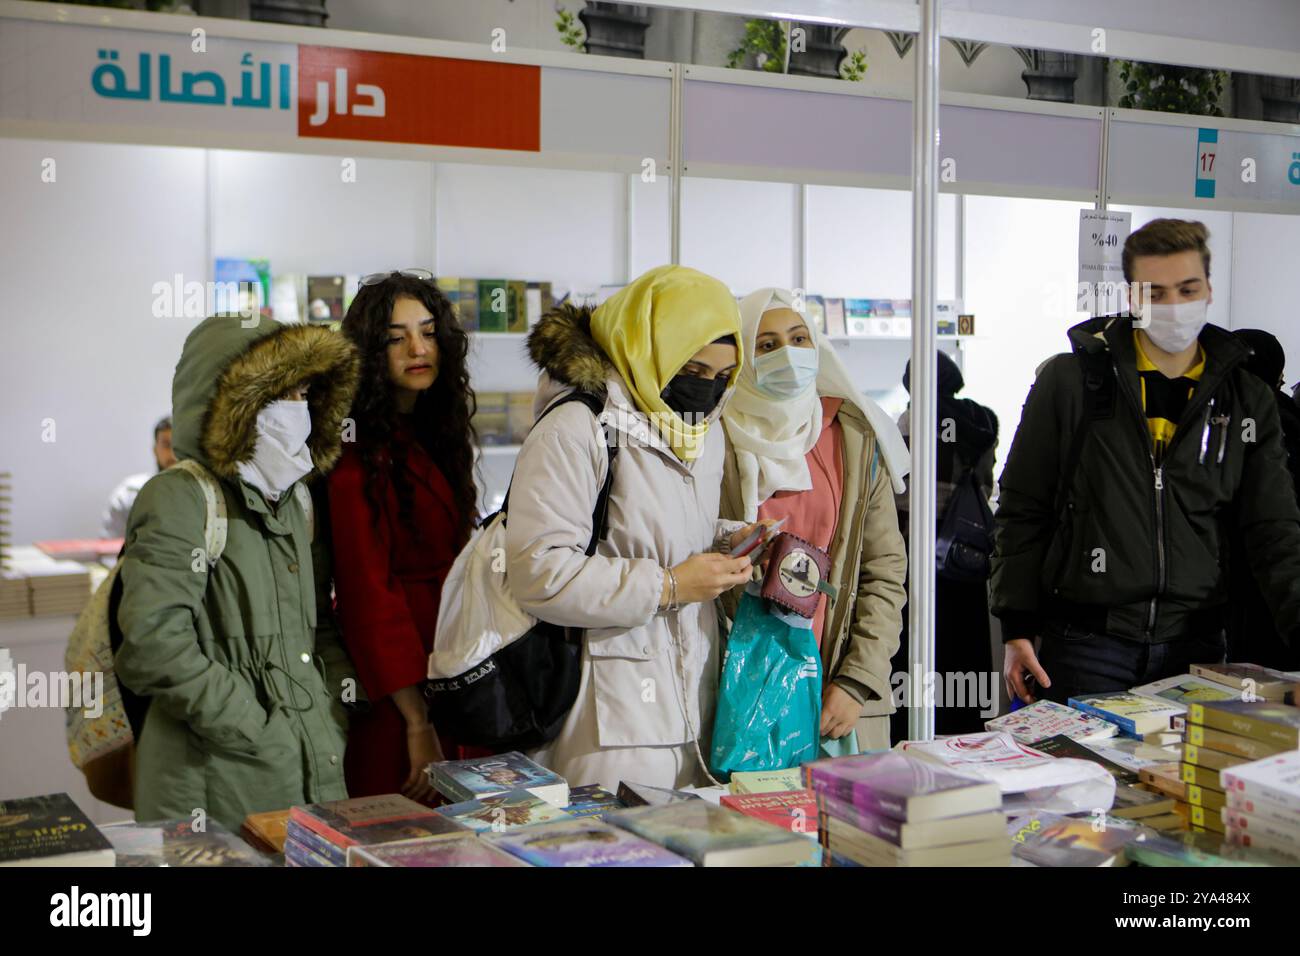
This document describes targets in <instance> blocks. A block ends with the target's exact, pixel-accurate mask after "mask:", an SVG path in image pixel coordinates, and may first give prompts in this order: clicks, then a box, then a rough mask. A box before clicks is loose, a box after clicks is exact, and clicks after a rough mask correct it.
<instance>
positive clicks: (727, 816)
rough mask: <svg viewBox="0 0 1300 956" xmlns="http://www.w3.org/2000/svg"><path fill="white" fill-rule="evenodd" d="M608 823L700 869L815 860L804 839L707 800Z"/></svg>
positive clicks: (644, 810) (629, 813)
mask: <svg viewBox="0 0 1300 956" xmlns="http://www.w3.org/2000/svg"><path fill="white" fill-rule="evenodd" d="M608 822H609V823H611V824H613V825H615V826H618V827H622V828H623V829H625V830H631V831H632V832H633V833H635V834H636V835H637V836H640V837H643V838H645V839H647V840H649V841H650V842H652V843H657V844H659V845H660V846H662V847H666V848H668V849H669V850H671V851H672V852H673V853H676V854H678V855H679V856H684V857H686V858H687V859H689V860H691V861H693V862H694V863H695V864H696V865H699V866H709V865H711V864H716V863H717V862H721V861H726V862H730V863H731V864H732V865H744V864H745V862H746V861H754V862H758V861H762V862H772V861H777V860H779V861H780V862H785V863H789V864H791V865H793V864H796V863H804V862H807V861H808V860H809V859H811V858H812V855H813V852H812V851H813V848H812V845H811V842H810V841H809V840H807V839H805V838H804V837H802V836H798V835H796V834H793V833H790V832H789V831H786V830H781V829H778V828H777V827H774V826H772V825H771V824H769V823H763V822H761V821H759V820H755V819H753V818H752V817H747V816H744V815H743V814H740V813H735V812H733V811H731V810H724V809H723V808H722V807H718V806H714V805H713V804H712V803H709V802H708V801H707V800H682V801H678V802H674V803H669V804H666V805H665V806H660V807H649V806H647V807H636V808H634V809H631V810H620V811H619V812H617V813H611V814H610V815H609V817H608ZM765 851H767V852H765ZM715 858H720V859H715Z"/></svg>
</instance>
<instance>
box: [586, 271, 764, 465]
mask: <svg viewBox="0 0 1300 956" xmlns="http://www.w3.org/2000/svg"><path fill="white" fill-rule="evenodd" d="M591 334H592V337H593V338H595V340H596V342H597V344H598V345H600V347H601V348H602V349H604V350H605V354H606V355H608V356H609V359H610V361H611V362H612V363H613V365H614V367H615V368H616V369H618V373H619V374H620V375H621V376H622V377H623V381H624V382H626V383H627V387H628V391H630V392H631V393H632V400H633V401H635V402H636V405H637V407H638V408H640V409H641V411H643V412H645V413H646V415H648V416H649V417H650V421H651V422H652V423H653V424H654V425H655V427H656V428H657V429H658V430H659V433H660V434H661V435H662V436H663V437H664V440H665V441H666V442H667V443H668V447H670V448H671V449H672V450H673V454H675V455H676V456H677V457H678V458H680V459H681V460H682V461H692V460H693V459H695V458H696V457H698V456H699V453H700V450H701V448H702V445H703V441H704V435H705V433H706V432H707V431H708V430H709V424H710V421H711V419H710V421H705V422H701V423H700V424H696V425H688V424H687V423H686V422H685V421H683V420H682V417H681V416H680V415H678V414H677V413H676V412H674V411H673V410H672V409H671V408H669V407H668V406H667V405H666V404H665V403H664V400H663V399H662V398H660V397H659V396H660V393H661V392H663V390H664V388H665V387H667V385H668V383H669V382H670V381H671V380H672V378H673V376H674V375H676V374H677V373H678V372H680V371H681V369H682V366H683V365H685V364H686V363H687V362H688V361H690V358H691V356H692V355H694V354H695V353H696V352H698V351H699V350H700V349H702V348H704V347H705V346H706V345H708V344H709V343H710V342H713V341H714V340H716V339H720V338H722V337H723V336H726V335H734V336H735V337H736V345H737V349H736V370H735V371H734V372H733V373H732V375H731V381H730V383H729V384H728V387H729V388H730V387H733V386H734V385H735V383H736V376H737V375H739V374H740V363H741V362H743V361H744V359H743V357H742V356H741V354H740V353H741V349H740V348H739V345H740V341H741V334H740V309H739V308H738V307H737V306H736V300H735V298H734V297H733V296H732V294H731V292H730V290H729V289H728V288H727V287H726V286H725V285H723V284H722V283H721V282H719V281H718V280H717V279H715V278H713V277H712V276H707V275H705V274H704V273H703V272H697V271H696V270H694V269H688V268H686V267H685V266H659V267H658V268H657V269H651V270H650V271H649V272H647V273H645V274H644V275H642V276H639V277H638V278H637V279H635V280H634V281H632V282H631V283H630V284H628V285H627V286H625V287H624V288H622V289H620V290H619V291H618V292H616V293H615V294H614V295H612V296H610V298H609V299H608V300H606V302H605V303H604V304H603V305H601V306H599V307H598V308H597V309H596V310H595V311H594V312H593V313H592V315H591ZM714 417H716V416H714Z"/></svg>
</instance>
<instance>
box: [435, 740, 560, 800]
mask: <svg viewBox="0 0 1300 956" xmlns="http://www.w3.org/2000/svg"><path fill="white" fill-rule="evenodd" d="M425 772H426V773H427V774H428V776H429V782H430V783H431V784H432V785H433V789H435V790H437V791H438V792H439V793H440V794H442V795H443V796H444V797H445V798H446V799H447V801H448V802H450V803H464V802H465V801H467V800H477V799H479V798H481V797H491V796H495V795H496V794H498V793H505V792H506V791H508V790H527V791H528V792H529V793H531V794H532V795H533V796H535V797H538V798H539V799H542V800H545V801H546V802H547V803H549V804H551V806H554V807H563V806H565V805H566V804H568V802H569V784H568V783H567V782H566V781H565V779H564V778H563V777H561V776H560V775H559V774H557V773H555V772H553V771H551V770H547V769H546V768H545V767H543V766H542V765H541V764H538V763H534V762H533V761H532V760H529V759H528V758H527V757H525V756H524V755H523V754H521V753H519V752H518V751H511V752H509V753H504V754H496V755H495V756H492V757H478V758H475V759H473V760H444V761H442V762H441V763H431V764H429V766H428V767H427V768H426V771H425Z"/></svg>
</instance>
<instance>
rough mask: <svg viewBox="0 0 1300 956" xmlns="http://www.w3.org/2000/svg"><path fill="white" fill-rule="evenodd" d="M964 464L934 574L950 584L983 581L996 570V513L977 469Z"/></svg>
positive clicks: (937, 546)
mask: <svg viewBox="0 0 1300 956" xmlns="http://www.w3.org/2000/svg"><path fill="white" fill-rule="evenodd" d="M963 464H965V468H964V469H963V470H962V473H961V476H960V477H959V478H958V479H957V482H956V486H955V487H954V488H953V491H952V495H951V496H950V497H949V498H948V503H947V505H945V507H944V509H943V517H942V518H941V519H940V521H939V532H938V535H937V536H936V537H935V542H934V545H935V547H934V561H935V569H934V571H935V574H936V575H938V576H939V577H941V578H944V579H946V580H949V581H967V582H970V581H984V580H987V579H988V577H989V574H990V573H991V571H992V567H993V511H992V510H991V509H990V508H989V503H988V499H986V498H985V497H984V489H983V488H981V487H980V483H979V478H977V477H976V475H975V467H974V465H972V464H969V463H965V462H963Z"/></svg>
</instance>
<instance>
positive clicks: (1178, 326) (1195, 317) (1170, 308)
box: [1138, 299, 1210, 353]
mask: <svg viewBox="0 0 1300 956" xmlns="http://www.w3.org/2000/svg"><path fill="white" fill-rule="evenodd" d="M1209 304H1210V301H1209V299H1195V300H1193V301H1191V302H1176V303H1174V304H1173V305H1152V304H1150V303H1147V305H1146V306H1145V307H1144V308H1143V309H1142V312H1141V315H1142V318H1143V319H1145V320H1146V321H1147V323H1148V324H1147V326H1146V327H1145V328H1144V329H1143V331H1145V332H1146V334H1147V336H1148V337H1149V338H1150V339H1151V341H1152V342H1154V343H1155V344H1156V345H1157V346H1158V347H1159V348H1162V349H1164V350H1165V351H1166V352H1171V353H1178V352H1181V351H1183V350H1184V349H1186V348H1187V347H1188V346H1190V345H1191V344H1192V343H1193V342H1195V341H1196V338H1197V336H1199V335H1200V334H1201V329H1203V328H1205V310H1206V308H1207V307H1208V306H1209ZM1138 327H1139V328H1142V326H1138Z"/></svg>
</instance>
